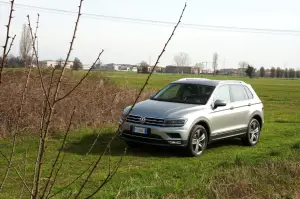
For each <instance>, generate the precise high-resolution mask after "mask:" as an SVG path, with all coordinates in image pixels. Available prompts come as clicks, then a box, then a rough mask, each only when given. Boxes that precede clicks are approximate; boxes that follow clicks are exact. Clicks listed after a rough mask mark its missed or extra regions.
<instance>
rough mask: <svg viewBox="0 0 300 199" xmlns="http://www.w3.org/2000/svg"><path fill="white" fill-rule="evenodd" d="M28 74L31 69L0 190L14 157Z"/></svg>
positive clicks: (24, 92)
mask: <svg viewBox="0 0 300 199" xmlns="http://www.w3.org/2000/svg"><path fill="white" fill-rule="evenodd" d="M30 74H31V69H29V72H28V74H27V78H26V82H25V86H24V89H23V92H22V97H21V104H20V108H19V111H18V117H17V124H16V131H15V133H14V135H13V140H12V147H11V153H10V157H9V163H8V165H7V169H6V171H5V174H4V178H3V180H2V183H1V185H0V192H1V191H2V189H3V186H4V184H5V181H6V179H7V177H8V173H9V170H10V167H11V165H12V161H13V157H14V154H15V146H16V140H17V135H18V134H19V133H20V132H19V131H20V126H19V124H20V120H21V116H22V111H23V107H24V104H25V97H26V93H27V87H28V83H29V78H30Z"/></svg>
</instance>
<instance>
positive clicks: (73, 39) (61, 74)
mask: <svg viewBox="0 0 300 199" xmlns="http://www.w3.org/2000/svg"><path fill="white" fill-rule="evenodd" d="M82 2H83V0H80V4H79V6H78V14H77V20H76V22H75V28H74V32H73V37H72V40H71V43H70V48H69V51H68V54H67V57H66V60H65V63H64V66H63V68H62V71H61V73H60V76H59V79H58V82H57V85H56V90H55V94H54V100H53V101H56V99H57V95H58V92H59V89H60V84H61V81H62V77H63V75H64V72H65V69H66V66H67V63H68V61H69V58H70V55H71V52H72V50H73V44H74V41H75V38H76V32H77V27H78V23H79V19H80V16H81V8H82Z"/></svg>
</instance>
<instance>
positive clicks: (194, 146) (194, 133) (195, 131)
mask: <svg viewBox="0 0 300 199" xmlns="http://www.w3.org/2000/svg"><path fill="white" fill-rule="evenodd" d="M207 143H208V135H207V131H206V129H205V128H204V127H203V126H202V125H195V126H194V127H193V128H192V130H191V133H190V137H189V143H188V147H187V155H188V156H190V157H198V156H201V155H202V154H203V153H204V151H205V149H206V147H207Z"/></svg>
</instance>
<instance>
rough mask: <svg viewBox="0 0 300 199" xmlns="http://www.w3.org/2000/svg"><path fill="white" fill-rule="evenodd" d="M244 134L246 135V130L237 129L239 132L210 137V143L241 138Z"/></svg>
mask: <svg viewBox="0 0 300 199" xmlns="http://www.w3.org/2000/svg"><path fill="white" fill-rule="evenodd" d="M246 134H247V128H245V129H239V130H236V131H229V132H226V133H222V134H219V135H212V136H211V137H210V142H214V141H218V140H223V139H227V138H236V137H242V136H245V135H246Z"/></svg>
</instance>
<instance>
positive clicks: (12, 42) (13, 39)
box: [5, 35, 16, 57]
mask: <svg viewBox="0 0 300 199" xmlns="http://www.w3.org/2000/svg"><path fill="white" fill-rule="evenodd" d="M15 38H16V35H14V36H13V38H12V40H11V42H10V45H9V48H8V50H7V52H6V54H5V57H7V56H8V54H9V52H10V51H11V47H12V46H13V45H14V41H15Z"/></svg>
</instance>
